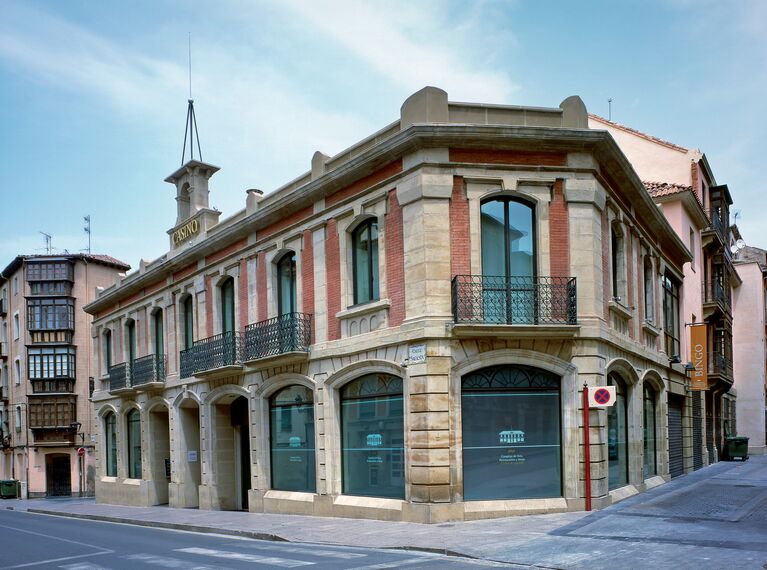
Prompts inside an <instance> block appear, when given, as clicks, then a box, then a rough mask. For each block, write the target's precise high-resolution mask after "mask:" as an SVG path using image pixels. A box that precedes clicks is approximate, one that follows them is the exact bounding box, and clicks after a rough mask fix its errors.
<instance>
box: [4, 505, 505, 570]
mask: <svg viewBox="0 0 767 570" xmlns="http://www.w3.org/2000/svg"><path fill="white" fill-rule="evenodd" d="M0 545H2V546H0V568H63V569H65V570H100V569H105V570H107V569H109V570H111V569H115V570H117V569H130V570H135V569H136V568H183V569H195V570H208V569H214V568H215V569H229V568H232V569H233V568H306V569H307V570H314V569H317V570H321V569H322V570H324V569H328V570H329V569H333V570H352V569H358V570H378V569H380V570H384V569H389V568H406V569H408V570H422V569H426V568H440V569H443V568H444V569H445V570H453V569H459V568H472V569H475V570H476V569H478V568H482V567H485V568H487V567H491V566H496V567H499V566H501V567H505V568H509V566H506V565H500V564H492V563H489V562H486V561H472V560H470V559H464V558H456V557H446V556H440V555H436V554H430V553H424V552H410V551H408V552H405V551H398V550H378V549H367V548H349V547H342V546H326V545H313V544H295V543H290V542H269V541H262V540H251V539H244V538H243V539H240V538H233V537H231V536H223V535H215V534H199V533H192V532H181V531H173V530H165V529H155V528H147V527H140V526H131V525H122V524H114V523H105V522H98V521H86V520H74V519H66V518H60V517H52V516H45V515H36V514H31V513H26V512H19V511H0Z"/></svg>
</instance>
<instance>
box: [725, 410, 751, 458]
mask: <svg viewBox="0 0 767 570" xmlns="http://www.w3.org/2000/svg"><path fill="white" fill-rule="evenodd" d="M722 459H724V460H725V461H735V460H736V459H740V460H741V461H745V460H746V459H748V438H747V437H746V436H743V435H730V426H729V422H728V421H727V420H725V421H724V449H723V450H722Z"/></svg>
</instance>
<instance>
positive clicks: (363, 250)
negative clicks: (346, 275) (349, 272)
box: [352, 219, 380, 305]
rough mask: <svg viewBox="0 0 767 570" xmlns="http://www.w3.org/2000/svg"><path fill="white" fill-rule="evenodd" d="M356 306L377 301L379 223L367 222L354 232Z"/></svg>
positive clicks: (353, 254)
mask: <svg viewBox="0 0 767 570" xmlns="http://www.w3.org/2000/svg"><path fill="white" fill-rule="evenodd" d="M352 268H353V273H354V275H353V279H354V304H355V305H359V304H362V303H368V302H370V301H375V300H377V299H378V297H379V294H380V293H379V285H378V223H376V221H375V220H374V219H370V220H366V221H364V222H363V223H361V224H360V225H359V226H358V227H357V228H355V229H354V231H353V232H352Z"/></svg>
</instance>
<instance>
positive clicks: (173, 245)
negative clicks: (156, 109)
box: [165, 98, 221, 252]
mask: <svg viewBox="0 0 767 570" xmlns="http://www.w3.org/2000/svg"><path fill="white" fill-rule="evenodd" d="M187 141H188V142H189V148H188V150H189V160H186V151H187ZM195 142H196V143H197V144H196V145H195ZM195 146H196V147H197V148H196V150H197V158H195V156H194V154H195ZM218 170H219V168H218V166H213V165H212V164H208V163H206V162H203V160H202V151H201V150H200V135H199V133H198V132H197V118H196V117H195V113H194V100H193V99H191V98H190V99H189V107H188V108H187V112H186V128H185V130H184V146H183V150H182V153H181V167H180V168H179V169H178V170H176V171H175V172H174V173H173V174H171V175H170V176H168V177H167V178H166V179H165V182H168V183H170V184H173V185H174V186H175V187H176V223H175V225H174V226H173V227H172V228H171V229H169V230H168V235H169V236H170V251H171V252H175V251H176V250H179V249H183V248H185V247H186V246H189V245H191V244H192V243H194V242H196V241H198V240H199V239H200V238H203V237H204V236H205V234H206V233H207V230H208V229H209V228H211V227H212V226H214V225H216V224H217V223H218V219H219V216H220V215H221V212H219V211H217V210H213V209H211V208H210V206H209V194H210V190H209V188H208V181H209V180H210V178H211V176H213V175H214V174H215V173H216V172H218Z"/></svg>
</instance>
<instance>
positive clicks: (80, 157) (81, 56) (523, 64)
mask: <svg viewBox="0 0 767 570" xmlns="http://www.w3.org/2000/svg"><path fill="white" fill-rule="evenodd" d="M0 2H1V3H2V7H1V8H0V11H1V12H2V16H1V17H0V167H2V168H1V172H2V175H3V177H4V180H3V182H2V183H1V184H0V192H2V198H3V200H2V204H4V205H5V206H7V207H5V206H4V207H3V209H2V211H0V265H4V264H5V263H7V262H8V261H10V259H11V258H12V257H13V256H14V255H16V254H18V253H39V252H41V251H42V247H43V238H42V236H41V235H40V234H39V233H38V232H39V231H45V232H47V233H50V234H52V235H53V245H54V247H56V248H59V249H60V250H63V249H68V250H69V251H70V252H74V251H79V250H81V249H83V248H85V247H86V243H87V242H86V238H85V235H84V234H83V232H82V216H83V215H85V214H90V215H91V217H92V227H93V250H94V252H99V253H108V254H111V255H114V256H115V257H118V258H121V259H123V260H125V261H127V262H128V263H130V264H131V265H133V266H134V267H137V266H138V262H139V259H140V258H141V257H143V258H146V259H153V258H155V257H157V256H159V255H161V254H162V253H164V252H165V251H166V250H167V247H168V237H167V235H166V233H165V232H166V230H167V229H168V228H170V227H171V225H172V224H173V223H174V221H175V201H174V189H173V187H172V186H171V185H169V184H166V183H164V182H163V179H164V178H165V177H166V176H167V175H168V174H170V173H171V172H173V171H174V170H175V169H176V168H178V166H179V165H180V161H181V146H182V139H183V134H184V132H183V127H184V118H185V116H186V99H187V89H188V87H187V35H188V33H190V32H191V34H192V44H193V48H192V49H193V67H194V86H193V90H194V93H193V94H194V98H195V107H196V110H197V119H198V125H199V129H200V138H201V143H202V152H203V158H204V159H205V160H206V161H207V162H211V163H213V164H216V165H218V166H220V167H221V171H220V172H219V173H218V174H217V175H216V176H215V177H214V178H213V180H212V184H211V205H214V206H216V207H218V208H219V209H220V210H222V211H223V213H224V215H225V216H226V215H229V214H231V213H233V212H234V211H236V210H238V209H240V208H242V207H244V203H245V189H246V188H253V187H255V188H261V189H263V190H264V191H266V192H269V191H271V190H273V189H274V188H276V187H278V186H280V185H281V184H283V183H285V182H287V181H289V180H291V179H293V178H295V177H296V176H298V175H299V174H301V173H303V172H304V171H306V170H308V169H309V166H310V161H311V156H312V154H313V153H314V151H316V150H321V151H322V152H324V153H326V154H329V155H332V154H334V153H336V152H338V151H340V150H342V149H344V148H346V147H347V146H349V145H350V144H352V143H354V142H355V141H357V140H359V139H360V138H362V137H364V136H366V135H368V134H370V133H372V132H373V131H375V130H377V129H379V128H381V127H383V126H384V125H386V124H387V123H389V122H391V121H393V120H395V119H396V118H397V117H398V116H399V107H400V105H401V104H402V102H403V101H404V99H405V98H406V97H407V96H408V95H410V94H411V93H413V92H415V91H417V90H418V89H420V88H421V87H423V86H424V85H427V84H428V85H435V86H438V87H441V88H443V89H445V90H446V91H447V92H448V95H449V97H450V99H451V100H454V101H477V102H485V103H509V104H521V105H537V106H557V105H558V104H559V103H560V102H561V101H562V100H563V99H564V98H565V97H567V96H569V95H573V94H577V95H580V96H581V98H582V99H583V100H584V102H585V103H586V106H587V107H588V109H589V111H590V112H593V113H597V114H600V115H606V114H607V99H608V98H609V97H612V98H613V119H614V120H616V121H619V122H621V123H623V124H626V125H629V126H631V127H633V128H636V129H639V130H642V131H645V132H648V133H651V134H653V135H655V136H658V137H661V138H664V139H667V140H670V141H673V142H675V143H677V144H680V145H683V146H687V147H691V148H694V147H697V148H700V149H701V150H703V151H704V152H705V153H706V155H707V157H708V159H709V162H710V163H711V165H712V167H713V169H714V173H715V176H716V178H717V181H718V182H719V183H727V184H728V185H729V187H730V190H731V192H732V194H733V197H734V199H735V206H734V211H739V212H740V214H739V218H738V225H739V226H740V228H741V230H742V232H743V234H744V237H745V239H746V241H747V243H749V244H750V245H756V246H761V247H765V248H767V224H765V223H764V222H765V221H767V216H765V212H767V192H765V190H766V189H765V188H764V187H763V183H762V181H761V177H760V171H761V168H762V165H763V164H764V158H763V149H765V148H766V147H767V119H765V113H767V111H765V107H764V104H765V100H767V97H766V96H767V34H765V26H766V24H765V22H767V2H763V1H760V0H743V1H738V2H735V1H732V2H726V1H713V0H711V1H709V0H700V1H695V2H693V1H691V0H690V1H687V0H667V1H662V2H661V1H657V2H652V1H622V2H618V1H604V2H588V1H583V2H571V1H561V2H555V1H553V0H552V1H529V2H525V1H521V0H520V1H508V2H489V1H488V2H481V1H480V2H474V3H468V2H464V1H456V2H451V1H439V0H419V1H418V2H412V1H410V2H408V1H403V2H399V1H383V0H379V1H376V2H368V3H363V2H360V1H337V2H321V1H308V0H307V1H303V2H298V1H291V0H288V1H279V2H258V1H240V0H229V1H226V0H224V1H217V2H208V3H203V2H194V1H180V0H179V1H174V0H166V1H157V0H155V1H131V2H95V1H80V0H67V1H50V2H28V1H27V2H15V1H12V0H0Z"/></svg>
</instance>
